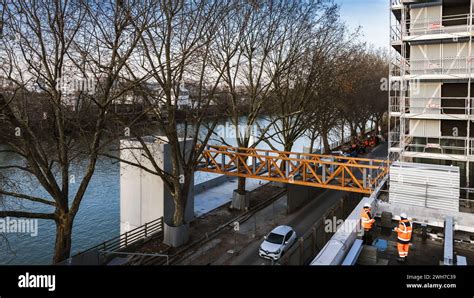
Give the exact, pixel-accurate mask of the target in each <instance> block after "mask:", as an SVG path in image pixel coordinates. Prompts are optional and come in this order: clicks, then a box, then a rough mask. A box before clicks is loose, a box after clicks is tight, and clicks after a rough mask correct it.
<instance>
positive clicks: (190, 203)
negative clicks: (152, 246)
mask: <svg viewBox="0 0 474 298" xmlns="http://www.w3.org/2000/svg"><path fill="white" fill-rule="evenodd" d="M160 139H161V140H160ZM160 139H156V138H152V137H150V138H147V140H146V143H147V146H148V148H149V150H150V151H151V152H152V153H153V155H154V159H155V161H156V162H157V163H158V165H159V166H160V167H161V168H162V169H163V170H164V171H167V172H171V169H172V164H171V158H169V156H170V154H171V153H170V146H169V145H168V144H167V143H166V140H164V137H160ZM187 142H188V144H187V146H186V148H189V150H192V148H191V142H190V141H187ZM182 144H184V141H183V142H182ZM120 158H121V159H123V160H127V161H130V162H133V163H138V164H140V165H142V166H144V167H146V168H148V169H152V170H153V167H152V164H151V162H150V161H149V160H148V158H146V157H145V154H144V152H143V150H142V149H141V144H140V142H138V141H136V140H122V141H120ZM174 210H175V209H174V202H173V197H172V196H171V193H170V191H169V190H168V189H167V188H166V186H165V184H164V182H163V180H162V179H161V178H160V177H159V176H157V175H154V174H152V173H149V172H147V171H146V170H144V169H142V168H139V167H136V166H132V165H129V164H127V163H125V162H120V233H121V234H123V233H125V232H127V231H130V230H133V229H135V228H137V227H139V226H142V225H144V224H145V223H147V222H150V221H152V220H155V219H157V218H160V217H163V222H164V242H165V243H166V244H168V245H170V246H173V247H177V246H180V245H183V244H185V243H186V242H187V241H188V239H189V223H190V222H191V221H192V220H193V219H194V181H191V187H190V191H189V194H188V198H187V203H186V209H185V224H184V225H182V226H180V227H174V226H173V214H174Z"/></svg>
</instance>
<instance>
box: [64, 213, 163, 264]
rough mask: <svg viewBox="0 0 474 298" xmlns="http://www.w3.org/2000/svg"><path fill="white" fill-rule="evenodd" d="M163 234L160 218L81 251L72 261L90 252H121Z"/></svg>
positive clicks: (161, 219)
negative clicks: (141, 241)
mask: <svg viewBox="0 0 474 298" xmlns="http://www.w3.org/2000/svg"><path fill="white" fill-rule="evenodd" d="M162 234H163V218H162V217H160V218H158V219H155V220H153V221H150V222H148V223H146V224H144V225H143V226H140V227H137V228H135V229H133V230H130V231H128V232H126V233H124V234H121V235H119V236H117V237H114V238H112V239H109V240H107V241H105V242H103V243H101V244H99V245H96V246H93V247H91V248H89V249H87V250H84V251H81V252H80V253H78V254H76V255H74V256H72V259H74V258H77V257H79V256H81V255H85V254H87V253H89V252H93V251H97V252H108V253H109V255H111V252H119V251H121V250H124V249H126V248H127V247H128V246H131V245H133V244H135V243H137V242H138V241H140V240H142V239H146V238H150V237H158V236H160V235H162Z"/></svg>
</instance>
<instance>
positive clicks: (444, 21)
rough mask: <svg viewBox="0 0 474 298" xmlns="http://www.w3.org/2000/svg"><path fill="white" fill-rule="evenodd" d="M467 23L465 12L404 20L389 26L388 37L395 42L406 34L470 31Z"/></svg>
mask: <svg viewBox="0 0 474 298" xmlns="http://www.w3.org/2000/svg"><path fill="white" fill-rule="evenodd" d="M398 5H400V4H398ZM469 23H470V22H469V14H467V13H466V14H456V15H448V16H443V17H437V18H433V17H429V18H417V19H413V20H406V21H405V22H403V24H402V23H397V24H396V25H392V26H391V29H390V39H391V41H392V42H396V41H401V40H402V38H403V37H407V36H417V35H427V34H450V33H463V32H466V33H467V32H470V31H472V28H470V24H469Z"/></svg>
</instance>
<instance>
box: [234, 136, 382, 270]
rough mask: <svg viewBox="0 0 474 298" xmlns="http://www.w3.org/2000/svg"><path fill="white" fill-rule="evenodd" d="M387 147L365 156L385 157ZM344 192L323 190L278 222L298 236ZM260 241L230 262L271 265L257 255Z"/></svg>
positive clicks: (253, 243)
mask: <svg viewBox="0 0 474 298" xmlns="http://www.w3.org/2000/svg"><path fill="white" fill-rule="evenodd" d="M387 148H388V147H387V143H384V144H381V145H379V146H378V147H376V148H375V149H374V150H373V151H372V152H371V153H369V154H367V155H366V156H365V157H368V158H378V159H386V158H387ZM344 194H345V192H343V191H335V190H325V191H324V192H322V193H321V194H320V195H319V196H318V197H317V198H315V199H314V200H313V201H312V202H310V203H309V204H308V205H306V206H304V208H300V209H299V210H298V211H296V212H295V213H293V214H290V215H288V216H287V217H286V218H285V219H284V220H283V222H281V223H280V224H282V225H283V224H284V225H289V226H290V227H292V228H293V229H294V230H295V231H296V234H297V236H298V237H300V236H302V235H303V234H304V233H306V231H308V230H309V229H310V228H311V227H312V226H313V224H314V223H315V222H316V221H318V220H319V219H320V218H322V217H323V216H324V214H325V212H326V210H328V209H330V208H331V207H332V206H334V205H335V204H336V203H337V202H338V201H339V199H340V198H342V197H343V196H344ZM268 232H270V231H267V233H268ZM262 241H263V239H257V240H256V241H253V242H252V243H251V244H250V245H248V246H247V247H246V248H244V249H242V250H241V251H240V252H239V255H238V256H236V257H235V258H234V260H233V261H232V263H231V264H232V265H271V264H272V262H271V261H270V260H266V259H263V258H260V256H259V255H258V248H259V246H260V244H261V242H262Z"/></svg>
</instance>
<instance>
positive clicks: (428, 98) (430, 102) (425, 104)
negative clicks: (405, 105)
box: [410, 83, 442, 114]
mask: <svg viewBox="0 0 474 298" xmlns="http://www.w3.org/2000/svg"><path fill="white" fill-rule="evenodd" d="M410 86H411V88H410V114H426V113H429V114H439V113H441V110H440V109H439V107H440V106H441V99H440V97H441V86H442V84H441V83H418V84H412V85H410Z"/></svg>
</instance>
